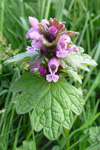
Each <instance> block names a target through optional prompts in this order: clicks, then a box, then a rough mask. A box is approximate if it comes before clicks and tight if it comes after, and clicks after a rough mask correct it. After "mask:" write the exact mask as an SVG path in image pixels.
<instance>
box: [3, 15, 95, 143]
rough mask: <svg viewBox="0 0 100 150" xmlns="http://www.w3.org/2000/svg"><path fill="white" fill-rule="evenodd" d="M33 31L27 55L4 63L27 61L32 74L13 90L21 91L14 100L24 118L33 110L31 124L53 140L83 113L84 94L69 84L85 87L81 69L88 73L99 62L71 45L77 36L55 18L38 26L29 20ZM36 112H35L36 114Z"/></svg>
mask: <svg viewBox="0 0 100 150" xmlns="http://www.w3.org/2000/svg"><path fill="white" fill-rule="evenodd" d="M29 22H30V24H31V25H32V28H31V29H30V30H29V31H28V32H27V34H26V38H27V39H29V38H30V46H27V48H26V50H27V52H24V53H21V54H18V55H16V56H14V57H12V58H10V59H8V60H7V61H6V62H5V63H17V62H23V61H27V63H28V64H29V66H30V71H28V72H26V73H24V74H23V75H22V76H21V77H20V78H19V79H18V80H17V81H16V82H15V83H14V84H13V86H12V88H11V89H12V91H17V92H19V91H21V92H22V93H21V94H20V95H17V96H16V97H15V100H16V101H17V103H16V111H17V113H19V114H24V113H27V112H29V111H31V110H32V113H31V121H32V125H33V128H34V130H35V131H40V130H41V129H43V132H44V134H45V136H46V137H47V138H48V139H51V140H54V139H56V138H58V137H59V135H60V134H61V133H62V127H65V128H66V129H69V128H70V127H71V125H72V123H73V113H72V112H74V113H75V114H77V115H79V114H80V113H81V112H82V108H83V105H84V99H83V96H82V91H81V90H80V89H77V88H75V87H74V86H73V85H71V84H70V82H69V79H70V78H71V77H72V78H73V79H74V80H75V81H78V82H80V83H82V81H81V79H82V76H80V75H78V69H82V70H85V71H89V68H88V67H87V65H89V66H96V62H95V61H94V60H93V59H91V57H90V56H89V55H87V54H83V52H84V50H83V48H82V47H78V46H76V45H75V44H73V43H72V41H71V36H73V35H75V34H78V32H73V31H68V30H67V29H66V28H65V22H59V21H58V20H57V19H56V18H54V19H50V20H49V21H47V20H45V19H44V20H42V22H41V23H39V22H38V20H37V19H36V18H33V17H29ZM33 109H34V110H33Z"/></svg>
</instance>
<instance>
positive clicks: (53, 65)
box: [46, 58, 59, 82]
mask: <svg viewBox="0 0 100 150" xmlns="http://www.w3.org/2000/svg"><path fill="white" fill-rule="evenodd" d="M58 67H59V62H58V60H56V59H55V58H52V59H51V60H50V61H49V62H48V68H49V72H50V73H51V74H47V75H46V80H47V81H48V82H51V81H53V82H57V81H58V80H59V76H58V75H55V73H56V72H57V70H58Z"/></svg>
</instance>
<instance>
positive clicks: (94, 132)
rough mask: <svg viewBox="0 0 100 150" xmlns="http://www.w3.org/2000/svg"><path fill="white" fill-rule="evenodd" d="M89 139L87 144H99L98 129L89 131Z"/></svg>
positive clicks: (99, 135) (94, 128)
mask: <svg viewBox="0 0 100 150" xmlns="http://www.w3.org/2000/svg"><path fill="white" fill-rule="evenodd" d="M89 134H90V139H89V142H90V143H91V145H92V144H95V143H97V144H99V143H100V127H91V128H90V129H89Z"/></svg>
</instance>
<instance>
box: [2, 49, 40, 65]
mask: <svg viewBox="0 0 100 150" xmlns="http://www.w3.org/2000/svg"><path fill="white" fill-rule="evenodd" d="M37 59H39V54H38V52H36V51H35V52H33V53H30V52H24V53H20V54H17V55H16V56H14V57H11V58H9V59H8V60H6V61H5V62H4V64H12V63H15V64H16V63H18V62H23V61H28V60H34V61H36V60H37Z"/></svg>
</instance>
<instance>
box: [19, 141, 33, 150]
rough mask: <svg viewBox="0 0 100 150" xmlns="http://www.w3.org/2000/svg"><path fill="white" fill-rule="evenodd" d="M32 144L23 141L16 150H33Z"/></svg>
mask: <svg viewBox="0 0 100 150" xmlns="http://www.w3.org/2000/svg"><path fill="white" fill-rule="evenodd" d="M34 149H35V148H34V143H33V141H24V142H23V145H22V146H21V147H19V148H17V149H16V150H34Z"/></svg>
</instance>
